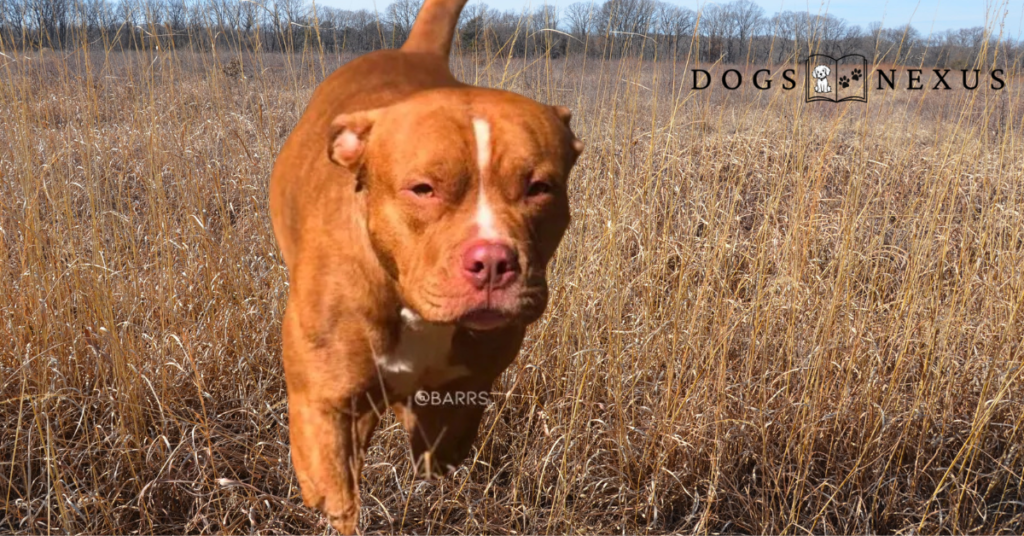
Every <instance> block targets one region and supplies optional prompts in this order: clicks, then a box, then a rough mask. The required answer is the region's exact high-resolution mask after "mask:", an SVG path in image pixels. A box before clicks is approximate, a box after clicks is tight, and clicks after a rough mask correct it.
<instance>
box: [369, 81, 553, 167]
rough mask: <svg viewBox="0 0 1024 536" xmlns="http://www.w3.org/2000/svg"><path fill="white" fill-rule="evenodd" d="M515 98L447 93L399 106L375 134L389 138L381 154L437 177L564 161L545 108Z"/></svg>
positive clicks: (381, 142)
mask: <svg viewBox="0 0 1024 536" xmlns="http://www.w3.org/2000/svg"><path fill="white" fill-rule="evenodd" d="M515 97H518V96H513V95H500V94H491V93H488V92H470V91H461V92H456V91H446V92H435V93H430V94H426V95H423V96H422V97H420V98H414V99H410V100H408V101H405V102H403V103H400V104H397V105H395V106H393V107H392V108H391V109H389V110H388V111H387V113H386V114H384V116H383V117H382V118H381V121H380V124H379V125H378V126H379V127H381V128H379V129H376V130H377V131H378V132H384V133H386V134H385V136H384V137H383V139H380V150H382V151H386V153H387V155H386V156H387V159H388V160H389V161H390V162H391V164H392V166H397V167H398V168H403V169H408V170H417V171H421V172H428V173H437V174H452V173H459V174H462V175H467V174H475V173H474V170H475V169H477V168H479V163H480V162H479V161H480V160H487V161H491V160H500V161H501V162H506V163H509V164H519V165H533V166H538V165H543V164H544V163H545V162H547V161H558V160H560V153H561V149H560V147H561V144H562V140H561V135H562V134H561V133H560V131H559V128H560V125H558V124H557V123H554V122H553V121H552V114H551V113H550V112H548V111H547V110H546V109H545V107H543V106H542V105H539V104H537V103H535V102H533V101H530V100H529V99H525V98H521V97H520V98H515ZM494 163H495V164H496V163H498V162H494Z"/></svg>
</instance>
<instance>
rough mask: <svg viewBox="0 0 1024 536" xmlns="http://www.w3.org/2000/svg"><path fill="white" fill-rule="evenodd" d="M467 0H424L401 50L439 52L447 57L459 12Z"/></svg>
mask: <svg viewBox="0 0 1024 536" xmlns="http://www.w3.org/2000/svg"><path fill="white" fill-rule="evenodd" d="M466 2H467V0H426V2H424V3H423V7H421V8H420V12H419V14H418V15H416V22H415V23H413V25H412V31H410V32H409V39H406V40H405V44H404V45H402V50H404V51H406V52H422V53H427V54H440V55H442V56H444V57H446V58H447V57H448V55H449V54H450V53H451V50H452V37H454V35H455V26H456V25H457V24H458V22H459V14H460V13H462V7H463V6H465V5H466Z"/></svg>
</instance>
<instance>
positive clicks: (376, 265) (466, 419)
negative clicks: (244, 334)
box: [271, 0, 582, 533]
mask: <svg viewBox="0 0 1024 536" xmlns="http://www.w3.org/2000/svg"><path fill="white" fill-rule="evenodd" d="M464 3H465V0H427V2H426V4H425V5H424V7H423V9H422V10H421V12H420V15H419V17H418V19H417V23H416V25H415V27H414V28H413V31H412V34H411V37H410V39H409V41H408V43H407V44H406V46H405V47H403V49H402V50H397V51H395V50H392V51H381V52H375V53H372V54H367V55H365V56H363V57H361V58H358V59H356V60H354V61H352V62H350V63H348V64H346V65H345V66H343V67H342V68H340V69H338V70H337V71H335V72H334V73H333V74H332V75H331V76H330V77H328V78H327V79H326V80H325V81H324V82H323V83H322V84H321V85H320V86H319V87H318V88H317V90H316V92H315V93H314V94H313V98H312V100H311V101H310V103H309V106H308V107H307V109H306V111H305V113H304V114H303V116H302V118H301V120H300V121H299V123H298V125H297V126H296V127H295V130H294V131H293V132H292V134H291V136H290V137H289V138H288V141H287V142H286V143H285V145H284V147H283V149H282V151H281V153H280V155H279V156H278V158H277V161H276V162H275V165H274V170H273V175H272V179H271V217H272V220H273V224H274V231H275V234H276V237H277V240H278V244H279V247H280V249H281V252H282V254H283V256H284V260H285V263H286V264H287V266H288V269H289V293H288V306H287V310H286V313H285V318H284V321H283V338H284V347H283V357H284V366H285V375H286V382H287V387H288V402H289V415H290V434H291V445H292V458H293V461H294V465H295V470H296V473H297V475H298V478H299V483H300V485H301V487H302V492H303V498H304V500H305V502H306V503H307V504H308V505H310V506H313V507H316V508H320V509H321V510H323V511H324V512H325V513H326V514H327V515H328V516H329V518H330V520H331V523H332V524H333V525H334V527H335V528H336V529H337V530H338V531H339V532H341V533H352V532H354V531H355V530H356V525H357V521H358V512H359V473H360V470H361V467H362V459H363V455H364V451H365V448H366V445H367V443H368V442H369V440H370V437H371V435H372V433H373V430H374V428H375V427H376V425H377V422H378V419H379V416H380V414H381V412H383V411H384V410H385V409H386V408H387V407H388V406H390V407H392V408H394V410H395V411H396V412H397V413H398V415H399V416H400V418H401V420H402V422H403V423H404V425H405V426H406V429H407V430H408V431H409V434H410V440H411V442H412V447H413V452H414V454H415V456H416V457H417V459H418V460H420V462H421V464H422V468H423V470H424V472H426V473H427V474H430V473H432V472H434V471H438V470H445V469H447V468H448V467H449V466H451V465H454V464H457V463H459V462H460V461H461V460H462V459H463V458H464V457H465V456H466V455H467V453H468V452H469V449H470V448H471V446H472V443H473V440H474V439H475V437H476V433H477V428H478V425H479V421H480V419H481V417H482V415H483V410H484V407H483V406H480V405H462V406H422V405H415V404H409V403H407V402H408V397H409V396H410V395H412V394H413V393H412V392H410V391H409V389H408V388H405V387H403V388H399V387H396V384H393V383H391V382H390V381H389V380H388V378H387V377H386V375H384V374H382V373H381V371H380V370H379V367H378V363H377V362H376V361H375V358H378V357H380V356H387V355H390V354H391V353H392V352H394V351H395V350H396V348H397V347H398V345H399V343H400V337H401V333H402V329H403V328H402V326H403V324H402V322H403V321H402V319H401V317H400V311H401V310H402V308H403V307H407V308H409V309H410V310H412V311H414V312H415V313H418V314H419V315H420V316H421V317H422V319H423V320H424V321H425V322H428V323H431V325H437V326H446V325H452V326H456V327H455V330H454V332H453V335H452V343H451V349H450V352H449V353H448V355H447V360H448V365H449V367H451V368H450V369H449V370H458V371H460V372H459V373H457V374H448V375H445V374H441V375H440V376H437V375H427V374H424V375H423V376H422V377H420V378H419V379H418V381H417V383H416V385H414V386H413V389H416V388H424V387H429V388H431V389H434V390H436V391H439V392H443V393H455V392H480V391H488V390H489V389H491V386H492V384H493V382H494V380H495V379H496V378H497V377H498V375H499V374H500V373H501V372H502V371H503V370H504V369H505V368H506V367H507V366H508V365H509V364H510V363H511V362H512V360H513V359H514V358H515V356H516V355H517V354H518V352H519V347H520V345H521V342H522V339H523V334H524V333H525V326H526V325H527V324H529V323H530V322H532V321H534V320H536V319H537V318H538V317H539V316H540V315H541V313H542V312H543V310H544V307H545V305H546V302H547V283H546V280H545V269H546V266H547V263H548V261H549V260H550V258H551V256H552V255H553V254H554V251H555V249H556V247H557V246H558V243H559V241H560V240H561V237H562V234H563V233H564V231H565V229H566V227H567V226H568V223H569V206H568V199H567V196H566V180H567V178H568V174H569V171H570V169H571V168H572V166H573V164H574V162H575V160H576V157H577V156H578V154H579V152H580V151H581V150H582V145H581V144H580V142H579V141H578V140H576V139H575V137H574V136H573V135H572V132H571V131H570V130H569V129H568V128H567V127H568V122H569V116H570V114H569V111H568V110H567V109H565V108H561V107H557V108H552V107H549V106H545V105H542V104H539V103H536V102H534V101H531V100H529V99H526V98H524V97H521V96H519V95H515V94H511V93H507V92H502V91H496V90H489V89H482V88H475V87H472V86H467V85H465V84H461V83H459V82H458V81H456V80H455V79H454V77H453V76H452V75H451V73H450V72H449V69H448V50H449V47H450V42H451V37H452V32H453V29H454V24H455V21H456V20H457V18H458V14H459V12H460V11H461V8H462V6H463V4H464ZM473 118H482V119H485V120H486V121H487V122H488V124H489V125H490V128H491V145H490V147H491V151H492V155H491V159H490V162H489V166H488V168H487V173H486V176H484V175H483V174H481V172H480V169H479V166H478V159H477V154H476V150H477V147H476V145H475V142H474V132H473V128H472V119H473ZM535 180H537V181H542V182H545V183H546V184H547V185H549V186H550V192H549V193H546V194H543V195H539V196H536V197H533V196H531V195H530V194H529V192H530V190H529V188H530V185H531V183H532V181H535ZM421 182H425V183H429V185H430V186H431V187H432V188H433V193H432V194H431V195H430V196H427V197H424V196H420V195H418V194H416V193H414V190H411V189H410V188H412V187H413V186H415V185H416V184H419V183H421ZM481 188H483V189H484V192H485V195H486V198H487V199H488V201H489V202H490V204H491V207H492V208H493V213H494V217H495V219H496V220H497V221H498V222H499V224H500V226H501V228H502V230H503V231H504V232H505V235H504V236H503V240H505V241H506V242H507V243H508V246H509V247H510V248H513V250H514V251H515V252H516V253H517V255H518V260H519V264H520V267H521V270H522V273H521V277H520V278H519V279H518V280H517V281H516V282H515V283H514V284H513V285H511V286H510V287H509V288H503V289H488V290H486V291H481V290H480V289H478V288H475V287H473V286H472V285H471V284H469V283H468V282H467V281H466V279H465V277H463V274H461V271H462V268H461V264H460V263H461V262H462V261H461V259H462V257H461V255H462V252H464V251H465V250H466V248H467V247H469V246H468V244H471V243H472V242H473V241H474V240H475V238H474V237H475V236H476V234H477V231H478V229H477V225H476V223H475V220H474V214H475V210H476V199H477V194H478V191H479V189H481ZM481 303H485V304H486V307H487V308H489V309H488V310H491V311H495V312H497V313H500V315H501V318H502V319H503V321H502V322H501V324H500V325H498V326H497V327H495V328H494V329H488V330H486V331H484V330H481V329H470V328H471V327H472V326H473V325H472V324H471V323H469V322H468V321H467V320H465V319H466V318H469V316H467V315H470V314H471V313H472V312H473V311H474V310H475V308H479V307H481V305H480V304H481ZM459 367H462V368H459ZM442 372H443V371H442ZM438 378H441V379H440V380H438ZM438 382H440V384H437V383H438ZM428 454H429V455H428Z"/></svg>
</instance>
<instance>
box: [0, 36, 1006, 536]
mask: <svg viewBox="0 0 1024 536" xmlns="http://www.w3.org/2000/svg"><path fill="white" fill-rule="evenodd" d="M23 56H26V55H23V54H19V55H18V57H19V58H20V59H19V61H17V62H12V61H7V62H6V63H5V64H3V65H2V66H0V70H2V71H3V74H2V75H0V124H2V125H3V128H2V129H0V176H2V180H0V334H2V335H0V382H2V383H0V500H2V501H3V508H2V510H0V531H3V532H17V533H41V532H48V533H49V532H89V533H129V532H143V533H153V532H155V533H169V532H188V533H222V532H231V533H238V532H259V533H264V532H319V533H326V532H329V531H330V529H329V528H328V527H327V525H326V524H325V523H324V522H323V520H322V519H321V518H320V517H318V516H317V515H316V514H314V513H312V512H311V511H309V510H307V509H305V508H304V507H302V506H301V500H300V498H299V493H298V489H297V486H296V483H295V480H294V476H293V472H292V468H291V464H290V461H289V456H288V444H287V419H286V405H285V404H286V401H285V393H284V382H283V378H282V370H281V365H280V359H279V347H280V324H279V322H280V317H281V311H282V308H283V305H284V295H285V288H284V282H285V272H284V267H283V265H282V261H281V259H280V257H279V256H278V254H277V251H276V247H275V244H274V241H273V237H272V234H271V231H270V224H269V216H268V211H267V183H268V177H269V172H270V168H271V164H272V162H273V159H274V156H275V155H276V152H277V150H278V148H279V147H280V146H281V143H282V142H283V140H284V139H285V137H286V136H287V133H288V132H289V129H290V128H291V126H292V125H293V124H294V123H295V122H296V120H297V118H298V116H299V114H300V113H301V111H302V109H303V107H304V105H305V103H306V102H307V100H308V98H309V96H310V94H311V92H312V88H313V87H314V86H315V84H316V82H317V81H318V80H319V79H322V77H323V75H324V73H325V72H330V70H331V69H332V68H333V67H334V66H336V65H337V64H338V63H339V62H340V61H341V58H329V59H328V61H327V64H321V63H320V62H319V61H318V60H316V59H315V58H311V57H309V56H305V57H300V56H293V57H283V56H246V57H244V61H243V71H244V72H243V73H241V74H239V73H238V72H237V71H236V69H235V68H228V69H225V67H228V65H229V62H230V60H231V57H229V56H223V57H216V58H215V57H214V56H213V55H210V54H194V53H192V52H186V51H177V52H173V51H164V52H159V53H132V54H122V53H111V54H109V55H103V54H97V55H92V56H89V57H86V56H83V55H82V54H81V53H76V52H70V53H67V54H62V53H53V52H51V53H47V54H45V55H38V54H36V55H27V56H29V57H23ZM455 66H456V70H457V71H458V73H459V74H460V75H461V76H462V77H463V78H465V79H468V80H470V81H478V82H480V83H484V84H489V85H495V86H502V87H506V88H509V89H513V90H516V91H520V92H523V93H525V94H527V95H529V96H532V97H535V98H538V99H540V100H543V101H547V102H557V103H562V104H568V105H570V106H571V107H572V108H573V109H574V110H575V111H576V119H575V128H576V131H577V133H578V134H579V135H580V136H581V137H582V138H583V139H584V140H585V141H586V142H587V144H588V149H587V151H586V153H585V155H584V157H583V158H582V159H581V161H580V164H579V166H578V169H577V170H576V172H575V174H574V178H573V185H572V193H571V195H572V204H573V210H574V221H573V224H572V227H571V228H570V230H569V233H568V235H567V237H566V239H565V241H564V242H563V244H562V246H561V249H560V250H559V253H558V256H557V258H556V260H555V261H554V263H553V267H552V278H551V281H552V300H551V303H550V306H549V309H548V313H547V314H546V316H545V317H544V319H543V320H542V321H541V322H539V323H538V324H537V325H536V326H535V327H534V328H533V329H532V331H531V332H530V334H529V338H528V342H527V344H526V346H525V347H524V350H523V352H522V355H521V357H520V359H519V360H518V361H517V362H516V364H514V365H513V366H512V367H511V369H510V370H509V371H508V372H507V373H506V374H505V375H504V376H503V378H502V380H501V381H500V383H499V385H497V386H496V388H495V392H496V393H499V394H497V395H495V397H494V398H495V400H496V402H495V404H494V405H493V406H492V407H491V409H490V410H489V411H488V414H487V417H486V419H485V423H484V425H483V426H482V430H481V439H480V440H479V441H478V443H477V445H478V450H477V451H475V454H474V458H473V459H471V460H470V461H468V462H467V463H466V464H464V465H463V466H462V467H461V468H460V469H459V470H458V471H457V472H456V473H455V474H454V475H452V476H450V477H448V478H445V479H442V480H438V481H433V482H423V481H416V480H413V479H412V477H411V474H412V473H411V471H410V467H411V464H410V460H409V451H408V449H407V447H406V443H405V438H404V432H403V431H401V430H400V427H399V426H398V425H397V424H396V423H395V422H394V420H393V419H388V420H386V421H385V422H384V423H383V424H382V426H381V430H380V431H379V433H378V434H377V436H376V438H375V440H374V443H373V445H372V448H371V452H370V454H369V458H368V461H367V467H366V469H365V471H364V483H363V490H364V497H363V520H362V523H363V526H364V527H365V528H366V530H367V531H368V532H419V533H424V532H431V533H481V532H483V533H495V532H498V533H512V532H515V533H523V532H526V533H562V532H565V533H569V532H573V533H576V532H599V533H621V532H631V533H664V532H674V531H681V532H702V533H704V532H781V533H805V532H813V533H835V532H838V533H857V532H879V533H889V532H920V533H938V532H986V533H1013V532H1019V531H1020V530H1021V527H1022V526H1024V489H1022V484H1021V479H1022V473H1024V470H1022V467H1024V449H1022V445H1024V437H1022V435H1024V421H1022V419H1024V407H1022V403H1024V384H1022V374H1024V372H1022V368H1021V364H1022V359H1024V356H1022V352H1024V350H1022V348H1021V340H1022V337H1024V330H1022V328H1024V321H1022V315H1024V311H1022V307H1024V273H1022V269H1021V266H1022V265H1024V214H1022V211H1024V187H1022V184H1024V171H1022V170H1024V147H1022V142H1024V137H1022V134H1024V133H1022V124H1021V115H1022V104H1024V102H1022V98H1021V95H1020V94H1019V90H1020V89H1021V87H1022V86H1021V83H1020V81H1019V80H1012V81H1010V84H1009V86H1008V88H1007V89H1006V90H1004V91H1002V92H991V91H988V92H986V91H981V90H979V91H975V92H968V91H962V90H958V91H949V92H945V93H944V94H939V93H938V92H920V93H915V94H908V93H907V92H903V91H896V92H885V93H877V92H876V93H873V94H872V96H871V102H870V103H869V104H867V105H863V104H852V105H833V104H821V103H818V104H815V105H810V104H804V103H803V100H802V95H801V94H800V92H799V91H792V92H784V91H778V90H777V89H773V90H772V91H768V92H764V93H761V92H755V91H753V90H750V89H749V86H747V88H748V89H746V90H742V91H735V92H724V91H721V90H720V89H716V90H708V91H705V92H701V93H689V92H686V91H682V92H680V91H679V88H680V87H683V88H685V87H688V86H689V84H690V80H691V78H690V77H689V73H688V72H685V71H684V70H683V69H684V68H685V65H683V64H673V63H672V62H660V63H653V62H647V63H638V62H636V61H629V60H622V61H599V60H594V59H589V60H587V61H586V62H585V63H584V62H583V60H582V59H579V58H573V59H570V60H558V61H545V60H541V61H531V60H521V59H519V60H514V61H513V62H512V64H510V65H507V66H506V65H502V64H495V65H491V66H487V65H483V64H482V63H476V62H475V61H474V60H473V59H472V58H466V57H463V58H459V59H457V60H456V62H455ZM673 73H674V74H673ZM775 78H776V84H780V83H781V76H779V75H778V74H777V75H776V76H775Z"/></svg>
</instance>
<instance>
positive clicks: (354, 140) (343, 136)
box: [327, 110, 380, 171]
mask: <svg viewBox="0 0 1024 536" xmlns="http://www.w3.org/2000/svg"><path fill="white" fill-rule="evenodd" d="M379 115H380V111H379V110H367V111H362V112H354V113H350V114H341V115H339V116H338V117H335V118H334V121H331V127H330V129H328V132H327V156H328V157H329V158H330V159H331V161H332V162H334V163H335V164H338V165H339V166H342V167H346V168H349V169H350V170H353V171H354V170H355V169H356V168H358V167H359V166H360V164H362V161H363V155H364V154H365V153H366V142H367V140H368V139H369V137H370V131H371V130H373V124H374V123H376V122H377V117H378V116H379Z"/></svg>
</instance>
